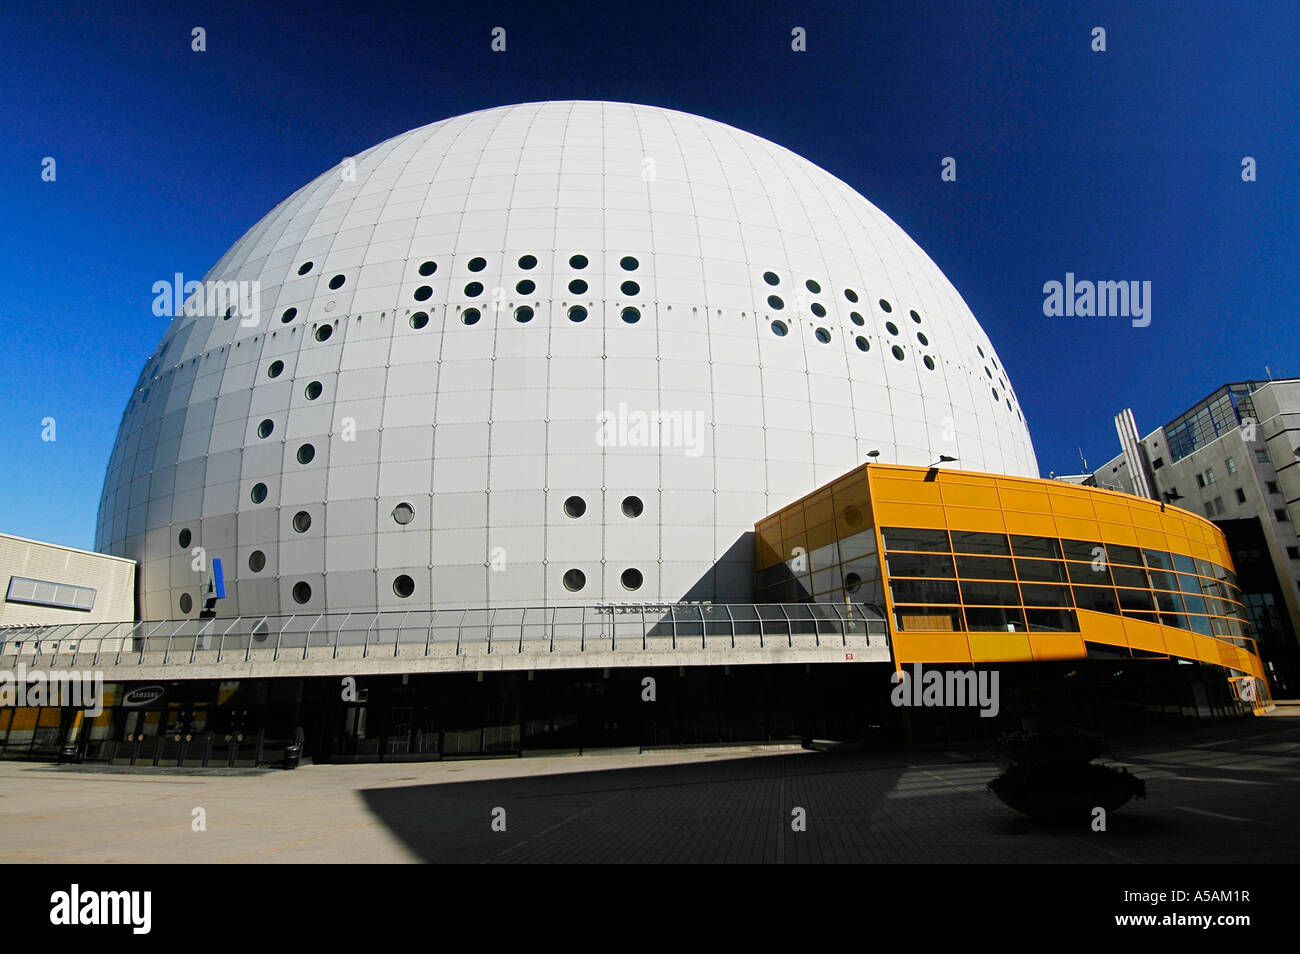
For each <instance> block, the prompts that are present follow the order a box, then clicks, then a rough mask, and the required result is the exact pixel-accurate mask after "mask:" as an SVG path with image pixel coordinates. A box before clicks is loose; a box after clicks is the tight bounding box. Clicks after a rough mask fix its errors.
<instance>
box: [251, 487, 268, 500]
mask: <svg viewBox="0 0 1300 954" xmlns="http://www.w3.org/2000/svg"><path fill="white" fill-rule="evenodd" d="M248 497H249V499H250V500H252V501H253V503H261V502H262V501H264V500H265V499H266V484H262V483H257V484H253V489H252V491H251V492H250V493H249V495H248Z"/></svg>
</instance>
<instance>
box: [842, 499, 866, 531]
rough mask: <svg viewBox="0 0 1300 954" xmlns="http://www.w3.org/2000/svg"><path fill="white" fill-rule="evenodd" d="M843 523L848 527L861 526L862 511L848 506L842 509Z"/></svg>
mask: <svg viewBox="0 0 1300 954" xmlns="http://www.w3.org/2000/svg"><path fill="white" fill-rule="evenodd" d="M843 516H844V522H845V523H847V524H848V525H849V526H850V527H859V526H861V525H862V511H861V510H859V509H858V508H857V507H855V506H853V505H852V504H849V505H848V506H847V507H845V508H844V514H843Z"/></svg>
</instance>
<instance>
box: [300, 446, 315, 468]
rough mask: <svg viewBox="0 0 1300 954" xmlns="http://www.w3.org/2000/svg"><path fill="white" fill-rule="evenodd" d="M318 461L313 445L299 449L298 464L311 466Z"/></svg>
mask: <svg viewBox="0 0 1300 954" xmlns="http://www.w3.org/2000/svg"><path fill="white" fill-rule="evenodd" d="M315 459H316V448H315V447H313V446H312V445H311V444H303V445H302V446H301V447H299V448H298V463H300V464H310V463H311V462H312V461H313V460H315Z"/></svg>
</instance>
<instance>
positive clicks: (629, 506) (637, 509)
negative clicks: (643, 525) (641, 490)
mask: <svg viewBox="0 0 1300 954" xmlns="http://www.w3.org/2000/svg"><path fill="white" fill-rule="evenodd" d="M644 510H645V504H644V503H642V502H641V498H640V497H624V498H623V516H625V517H632V518H636V517H639V516H641V513H642V512H643V511H644Z"/></svg>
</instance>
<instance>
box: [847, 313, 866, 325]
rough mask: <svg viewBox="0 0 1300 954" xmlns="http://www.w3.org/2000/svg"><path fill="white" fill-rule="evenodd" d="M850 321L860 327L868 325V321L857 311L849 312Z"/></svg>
mask: <svg viewBox="0 0 1300 954" xmlns="http://www.w3.org/2000/svg"><path fill="white" fill-rule="evenodd" d="M849 321H851V322H853V323H854V324H855V325H858V326H859V327H861V326H862V325H865V324H866V323H867V321H866V319H865V318H863V317H862V316H861V315H859V314H858V313H857V312H856V311H851V312H849Z"/></svg>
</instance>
